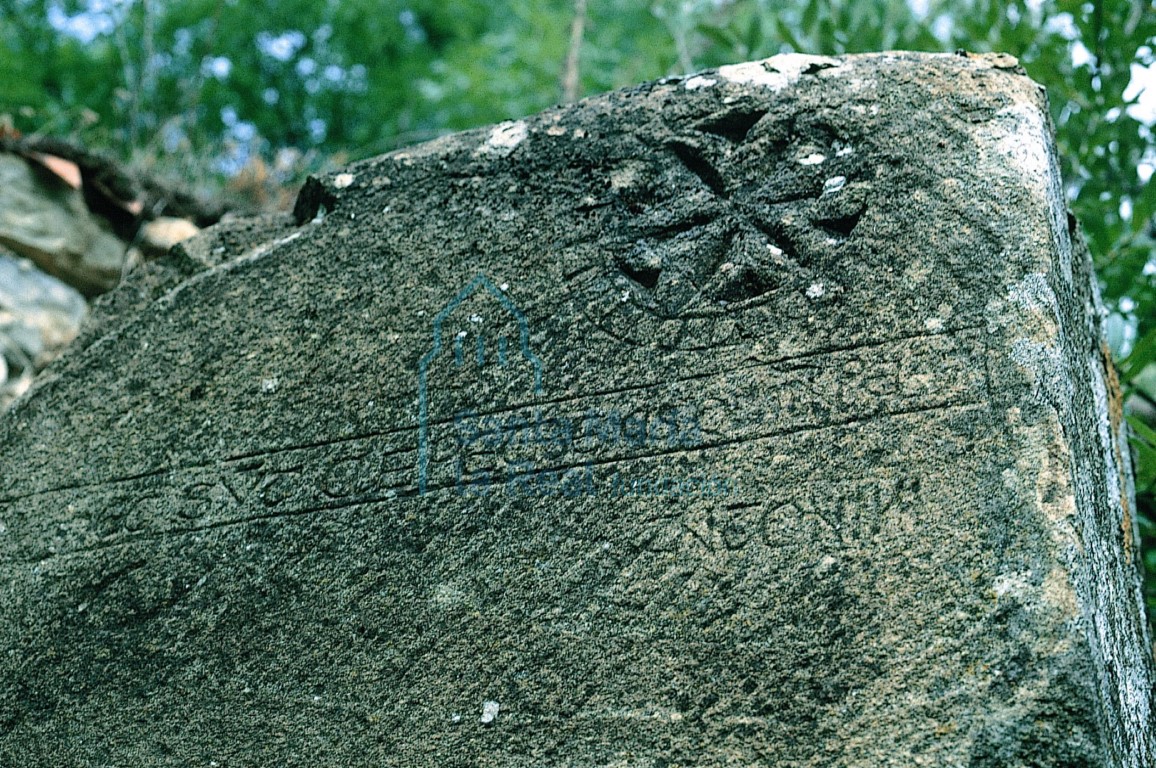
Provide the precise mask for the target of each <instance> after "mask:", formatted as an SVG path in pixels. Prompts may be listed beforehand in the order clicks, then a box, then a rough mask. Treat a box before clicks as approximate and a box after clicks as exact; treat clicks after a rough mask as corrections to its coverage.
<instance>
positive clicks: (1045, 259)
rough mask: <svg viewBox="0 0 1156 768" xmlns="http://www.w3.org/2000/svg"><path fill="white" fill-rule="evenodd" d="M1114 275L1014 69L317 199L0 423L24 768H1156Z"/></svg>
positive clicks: (610, 112)
mask: <svg viewBox="0 0 1156 768" xmlns="http://www.w3.org/2000/svg"><path fill="white" fill-rule="evenodd" d="M1090 270H1091V268H1090V262H1089V258H1088V254H1087V252H1086V249H1085V248H1084V246H1083V245H1082V243H1081V241H1080V239H1079V236H1078V234H1077V233H1076V231H1075V228H1074V224H1073V223H1072V221H1071V219H1070V217H1069V216H1068V214H1067V212H1066V210H1065V208H1064V203H1063V195H1062V192H1061V186H1060V179H1059V176H1058V172H1057V166H1056V159H1055V155H1054V149H1053V145H1052V139H1051V129H1050V126H1049V122H1048V117H1047V111H1046V107H1045V95H1044V93H1043V92H1042V91H1041V90H1040V88H1039V87H1038V86H1037V85H1035V84H1034V83H1032V82H1031V81H1030V80H1028V79H1027V78H1026V77H1024V76H1023V74H1022V73H1021V72H1020V70H1019V69H1018V67H1017V65H1016V62H1015V61H1014V60H1013V59H1010V58H1009V57H1006V56H994V57H968V56H954V55H915V54H879V55H867V56H855V57H847V58H841V59H832V58H820V57H809V56H777V57H774V58H772V59H768V60H766V61H763V62H753V63H748V64H740V65H735V66H731V67H724V68H722V69H719V70H717V71H708V72H703V73H699V74H697V75H694V76H690V77H686V78H674V79H667V80H663V81H659V82H656V83H650V84H646V85H642V86H639V87H637V88H634V89H631V90H626V91H620V92H617V93H611V94H607V95H604V96H598V97H595V98H591V99H587V100H586V101H583V102H581V103H578V104H575V105H572V106H566V107H558V108H555V109H551V110H548V111H546V112H544V113H542V114H540V115H537V116H534V117H530V118H526V119H525V120H519V121H514V122H509V123H504V124H502V125H498V126H494V127H491V128H484V129H480V130H476V131H471V132H467V133H462V134H457V135H454V136H449V137H446V138H444V139H440V140H438V141H435V142H431V143H429V144H424V145H421V146H417V147H413V148H410V149H406V150H403V151H400V152H395V153H393V154H390V155H385V156H383V157H379V158H375V159H372V160H368V161H365V162H362V163H358V164H356V165H353V166H351V167H349V168H348V169H346V170H345V171H343V172H342V173H338V174H334V175H331V176H327V177H324V178H319V179H313V180H311V181H310V182H309V183H308V184H307V185H306V187H305V188H304V189H303V190H302V193H301V195H300V198H299V201H298V205H297V208H296V212H295V216H294V218H293V219H292V220H290V219H287V218H282V219H277V218H275V217H271V218H266V219H263V220H251V221H234V222H230V223H229V224H227V225H223V226H219V227H215V228H213V229H210V230H208V231H207V232H205V233H203V234H202V235H200V236H199V237H198V238H196V239H194V240H193V241H190V242H189V243H187V244H185V245H183V246H179V247H178V248H177V249H176V250H175V251H174V252H173V253H172V254H171V255H170V257H168V258H167V259H166V260H164V261H163V262H161V263H159V264H155V265H152V266H150V267H148V268H147V269H146V270H145V271H143V272H140V273H138V274H136V276H135V277H133V278H132V279H131V280H130V282H129V283H128V284H127V285H125V286H123V287H122V288H120V289H118V290H117V291H116V292H115V293H114V294H113V295H112V296H110V297H109V298H108V299H106V300H103V301H102V302H101V303H100V304H98V306H97V308H96V317H95V318H94V319H93V320H92V321H91V322H90V324H89V325H88V327H87V329H86V330H85V331H84V333H83V334H82V336H81V339H80V340H79V341H78V343H77V344H76V345H75V346H74V348H73V349H72V350H71V351H70V352H69V353H68V354H66V355H65V357H64V358H62V359H61V360H59V361H58V362H57V363H56V364H55V365H54V366H53V367H52V368H51V369H49V375H48V376H47V377H46V378H44V379H42V380H40V382H39V383H38V384H37V385H36V386H34V388H33V389H32V391H31V392H30V393H29V394H28V395H26V396H25V397H24V398H23V399H22V400H20V401H18V402H17V403H16V405H15V406H14V407H13V409H12V410H11V411H9V412H8V413H6V414H3V415H0V469H2V471H0V590H2V594H3V600H2V601H0V764H2V765H13V766H16V765H19V766H48V765H52V766H98V765H99V766H118V767H119V766H190V765H199V766H211V765H217V766H268V765H278V766H342V767H345V766H377V767H378V768H380V767H381V766H415V765H428V766H576V765H581V766H645V767H647V768H659V767H660V766H665V767H667V768H670V767H671V766H680V765H681V766H692V765H693V766H723V765H728V766H740V765H741V766H775V767H776V768H786V767H788V766H816V767H818V766H822V767H824V768H827V767H837V766H884V765H896V766H899V765H902V766H911V765H928V766H969V767H970V768H1006V767H1007V766H1066V767H1068V768H1071V767H1073V766H1119V767H1121V768H1123V767H1127V768H1141V766H1151V765H1152V764H1153V761H1154V759H1156V758H1154V746H1153V745H1154V738H1156V737H1154V733H1153V690H1152V685H1153V664H1152V658H1151V650H1150V649H1151V643H1150V640H1149V638H1148V637H1147V636H1146V632H1147V630H1146V624H1145V621H1144V615H1143V607H1142V603H1141V600H1140V590H1139V576H1138V572H1137V569H1136V560H1137V552H1136V541H1137V539H1136V536H1135V530H1134V529H1135V525H1134V522H1133V519H1132V516H1131V511H1132V504H1133V500H1132V490H1131V485H1130V474H1129V472H1130V470H1129V467H1128V460H1127V452H1126V451H1127V446H1126V443H1125V441H1124V435H1123V434H1122V426H1121V415H1120V403H1119V394H1118V391H1117V388H1116V385H1115V382H1114V379H1113V375H1112V373H1111V368H1110V364H1109V363H1108V361H1107V353H1106V351H1105V349H1104V347H1103V345H1102V343H1101V341H1100V329H1099V324H1100V306H1099V303H1098V299H1097V297H1096V289H1095V284H1094V281H1093V277H1092V275H1091V271H1090Z"/></svg>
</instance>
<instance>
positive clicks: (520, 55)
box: [0, 0, 1156, 615]
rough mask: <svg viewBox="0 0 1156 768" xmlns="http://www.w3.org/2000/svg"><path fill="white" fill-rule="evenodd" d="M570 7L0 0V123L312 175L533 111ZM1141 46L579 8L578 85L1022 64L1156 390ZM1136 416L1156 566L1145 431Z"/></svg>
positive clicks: (1096, 3) (626, 6)
mask: <svg viewBox="0 0 1156 768" xmlns="http://www.w3.org/2000/svg"><path fill="white" fill-rule="evenodd" d="M916 7H919V8H920V10H915V8H916ZM54 9H55V10H54ZM86 9H87V10H88V11H93V10H100V9H103V11H101V13H98V14H97V16H100V15H101V14H103V17H105V18H106V20H107V22H108V23H107V24H106V26H105V27H104V28H103V29H102V30H101V31H100V34H97V35H95V36H94V37H93V38H92V39H91V41H89V42H87V43H82V42H80V41H79V40H78V39H77V36H75V35H72V36H70V35H69V34H66V33H64V32H61V31H58V30H57V29H55V28H54V27H53V25H52V24H50V23H48V20H49V19H50V18H55V19H56V21H57V22H58V23H57V26H60V19H61V18H69V17H71V18H73V19H76V18H83V17H80V16H78V14H81V13H82V12H83V11H85V10H86ZM574 13H575V4H574V2H572V0H495V1H494V2H488V1H487V2H483V0H458V1H457V2H453V3H445V2H438V1H437V0H329V1H328V2H316V0H244V1H243V2H242V1H241V0H180V1H177V0H173V1H171V2H161V0H121V2H95V1H94V0H0V115H3V114H5V113H8V114H10V115H12V119H13V120H14V121H15V122H16V124H17V127H18V128H20V129H21V130H23V131H25V132H32V131H39V132H46V133H53V134H72V135H73V136H75V137H76V138H79V139H81V140H83V141H85V142H86V143H88V144H90V145H96V146H106V147H110V148H113V149H115V150H117V151H119V152H120V154H122V155H123V156H126V157H134V158H135V159H136V160H137V161H138V162H151V163H155V164H157V165H159V166H161V167H168V168H176V169H178V170H179V173H180V174H181V175H183V176H184V177H185V178H186V179H189V178H192V179H196V180H206V181H209V182H212V181H213V180H214V179H215V180H216V183H218V184H219V183H220V181H221V179H222V178H226V177H228V176H230V175H232V174H235V173H236V172H237V170H238V168H239V167H240V166H241V165H242V164H243V163H244V162H245V161H246V160H249V159H251V158H253V157H264V158H265V160H266V161H267V162H269V163H270V164H274V165H275V162H274V161H275V158H277V157H278V156H279V151H280V150H283V149H284V148H286V147H295V148H297V149H299V150H306V151H307V153H306V154H305V155H304V157H305V158H306V161H305V162H303V163H301V164H300V165H303V166H306V167H307V166H309V165H310V163H314V164H316V163H317V162H320V161H321V160H320V158H324V157H325V156H328V155H331V154H334V153H344V154H345V155H347V156H352V157H362V156H366V155H371V154H376V153H379V152H382V151H385V150H389V149H392V148H394V147H396V146H399V145H401V144H405V143H411V142H413V141H417V140H422V139H427V138H431V137H433V136H436V135H438V134H439V133H442V132H446V131H450V130H457V129H461V128H467V127H472V126H476V125H481V124H485V123H491V122H496V121H499V120H503V119H507V118H511V117H516V116H520V115H525V114H529V113H532V112H535V111H537V110H540V109H542V108H544V107H547V106H549V105H550V104H552V103H554V102H555V101H557V100H558V99H559V98H561V86H560V82H561V80H562V74H563V73H562V69H563V66H564V62H565V60H566V55H567V50H568V46H569V39H570V34H569V32H570V25H571V22H572V21H573V16H574ZM53 14H55V17H54V16H53ZM90 16H91V14H90ZM1154 38H1156V13H1154V12H1153V9H1152V5H1151V3H1150V2H1149V1H1148V0H1114V1H1113V2H1107V1H1106V0H1093V1H1092V2H1076V0H1039V1H1038V2H1034V1H1033V2H1026V1H1025V0H1013V1H1012V2H997V1H996V0H957V1H956V2H947V1H946V0H923V1H922V2H914V1H912V2H908V0H825V1H820V0H793V1H792V2H788V3H782V2H772V1H771V0H651V1H650V2H638V1H637V0H633V1H628V0H590V2H589V9H588V18H587V19H586V24H585V36H584V42H583V45H582V48H581V78H580V83H581V87H582V91H583V92H584V93H594V92H600V91H605V90H609V89H613V88H616V87H620V86H626V85H630V84H633V83H637V82H640V81H644V80H648V79H653V78H656V77H661V76H663V75H667V74H676V73H683V72H688V71H692V70H696V69H704V68H707V67H712V66H717V65H720V64H724V63H729V62H735V61H742V60H749V59H753V58H760V57H764V56H770V55H773V54H776V53H781V52H787V51H804V52H808V53H821V54H840V53H848V52H860V51H870V50H887V49H912V50H924V51H953V50H955V49H958V48H963V49H967V50H970V51H977V52H979V51H1004V52H1007V53H1011V54H1013V55H1015V56H1017V57H1018V58H1019V59H1020V61H1021V62H1022V64H1023V65H1024V67H1025V68H1026V70H1027V72H1028V73H1029V74H1030V75H1031V76H1032V77H1033V78H1035V79H1036V80H1037V81H1039V82H1041V83H1043V84H1044V85H1045V86H1046V87H1047V89H1048V92H1049V96H1050V105H1051V113H1052V119H1053V122H1054V123H1055V126H1056V129H1057V139H1058V146H1059V152H1060V157H1061V160H1062V170H1063V174H1064V178H1065V182H1066V185H1067V192H1068V196H1069V201H1070V204H1071V206H1072V208H1073V210H1074V211H1075V213H1076V216H1077V218H1078V219H1079V220H1080V222H1081V225H1082V228H1083V231H1084V233H1085V235H1086V237H1087V240H1088V243H1089V246H1090V248H1091V251H1092V253H1093V254H1095V259H1096V267H1097V271H1098V274H1099V277H1100V280H1101V285H1102V289H1103V295H1104V299H1105V302H1106V304H1107V305H1108V307H1109V308H1110V309H1111V310H1112V315H1111V317H1110V318H1109V323H1108V325H1109V330H1110V339H1111V343H1112V345H1113V349H1114V351H1115V352H1116V354H1117V356H1119V357H1121V358H1124V359H1123V361H1122V366H1121V373H1122V381H1123V383H1124V385H1125V389H1126V392H1128V393H1129V394H1134V395H1136V396H1138V397H1145V396H1146V397H1149V398H1151V399H1152V400H1153V401H1154V402H1156V383H1153V384H1152V385H1151V386H1145V382H1146V381H1147V380H1148V379H1151V380H1153V381H1154V382H1156V366H1154V363H1156V283H1154V282H1153V279H1152V277H1151V276H1150V275H1148V274H1146V273H1145V268H1146V265H1148V264H1149V263H1150V262H1153V261H1156V260H1154V259H1153V240H1152V218H1153V213H1154V212H1156V187H1153V185H1151V184H1148V183H1146V179H1142V178H1141V176H1140V175H1139V174H1138V173H1137V169H1138V168H1139V167H1140V166H1141V163H1142V162H1146V163H1148V164H1149V166H1151V165H1152V164H1156V141H1154V138H1153V134H1152V130H1151V128H1150V127H1149V126H1146V125H1144V124H1142V123H1140V122H1139V121H1138V120H1137V119H1135V117H1133V115H1132V114H1130V110H1129V106H1130V105H1129V102H1128V101H1127V100H1126V99H1125V97H1124V94H1125V92H1126V90H1127V88H1128V84H1129V81H1130V79H1131V67H1132V66H1133V65H1140V66H1148V65H1150V64H1152V63H1153V60H1154V54H1153V50H1152V49H1153V47H1156V40H1154ZM194 148H195V149H196V151H192V150H193V149H194ZM204 158H208V160H207V161H206V160H204ZM310 158H313V159H312V160H310ZM206 166H208V167H206ZM1150 269H1151V268H1150ZM1137 338H1138V339H1140V341H1139V343H1136V341H1135V340H1136V339H1137ZM1129 352H1130V353H1131V354H1129ZM1125 355H1127V357H1125ZM1133 427H1134V431H1135V434H1136V436H1137V437H1136V440H1135V448H1136V451H1137V459H1138V465H1137V486H1138V487H1137V490H1138V492H1139V494H1140V501H1141V523H1142V526H1143V529H1144V531H1145V532H1146V533H1145V535H1146V544H1147V557H1148V558H1149V568H1150V573H1152V574H1156V554H1154V553H1156V546H1154V543H1156V542H1153V539H1152V536H1153V533H1154V532H1156V526H1154V525H1153V517H1152V511H1151V510H1152V508H1153V494H1154V491H1156V434H1153V433H1152V432H1151V430H1149V429H1147V428H1146V427H1145V426H1144V422H1142V421H1137V420H1133ZM1152 584H1156V578H1154V579H1150V593H1149V594H1150V605H1151V607H1152V608H1153V609H1154V615H1156V587H1152V586H1151V585H1152Z"/></svg>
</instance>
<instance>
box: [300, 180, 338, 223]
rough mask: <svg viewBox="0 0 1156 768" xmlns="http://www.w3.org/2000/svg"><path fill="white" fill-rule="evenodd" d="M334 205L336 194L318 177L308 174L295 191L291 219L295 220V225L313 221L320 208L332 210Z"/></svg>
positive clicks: (335, 203) (335, 204)
mask: <svg viewBox="0 0 1156 768" xmlns="http://www.w3.org/2000/svg"><path fill="white" fill-rule="evenodd" d="M336 207H337V196H336V195H334V194H333V192H332V191H331V190H330V189H328V188H327V187H326V186H325V185H324V184H323V183H322V182H321V180H320V179H319V178H317V177H316V176H310V177H309V178H308V179H306V180H305V185H304V186H303V187H301V191H300V192H298V193H297V202H296V204H294V206H293V220H294V221H296V222H297V226H301V225H302V224H306V223H308V222H310V221H313V219H315V218H316V217H317V213H318V212H319V211H320V210H321V209H322V208H324V209H325V210H326V211H332V210H333V209H334V208H336Z"/></svg>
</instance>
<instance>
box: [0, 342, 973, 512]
mask: <svg viewBox="0 0 1156 768" xmlns="http://www.w3.org/2000/svg"><path fill="white" fill-rule="evenodd" d="M984 327H985V326H982V325H965V326H960V327H958V328H951V329H946V330H944V331H941V332H939V333H913V334H907V335H903V336H896V337H894V338H889V339H882V340H871V341H865V342H862V343H858V344H844V345H831V346H828V347H824V348H821V349H813V350H808V351H807V352H803V353H800V354H797V355H785V356H783V357H778V358H772V359H769V360H760V361H757V362H753V363H750V364H748V365H737V366H734V367H731V368H719V369H715V370H713V371H704V372H700V373H692V374H688V375H686V376H679V377H677V378H673V379H664V380H662V381H654V382H647V383H642V384H632V385H628V386H622V387H611V388H609V389H604V390H600V391H597V392H585V393H582V394H579V395H569V396H565V397H555V398H544V399H542V400H536V401H533V402H528V403H518V404H515V405H510V406H506V407H504V408H495V409H493V410H489V411H479V412H477V413H476V414H475V415H476V416H478V417H486V416H499V415H502V414H506V413H513V412H515V411H519V410H522V409H524V408H533V407H541V406H547V405H561V404H566V403H577V402H582V401H585V400H590V399H594V398H598V397H607V396H610V395H620V394H624V393H627V392H642V391H645V390H648V389H655V388H658V387H667V386H669V385H670V384H672V383H684V382H693V381H699V380H702V379H709V378H711V377H714V376H721V375H724V374H728V373H739V372H743V371H750V370H756V369H758V368H770V367H773V366H777V365H783V364H784V363H790V362H795V361H799V360H809V359H813V358H816V357H823V356H825V355H833V354H839V353H841V352H853V351H855V350H859V349H875V348H879V347H884V346H887V345H888V344H896V343H899V342H902V341H915V340H920V339H936V338H954V337H956V336H958V335H961V334H963V333H966V332H968V331H975V330H982V329H983V328H984ZM986 374H987V371H986V369H985V379H986ZM989 386H990V383H989ZM452 421H453V418H452V417H450V418H442V419H431V420H430V425H433V426H444V425H446V424H449V423H451V422H452ZM416 430H417V425H416V424H415V425H413V426H404V427H393V428H390V429H381V430H376V431H373V432H363V433H361V434H358V435H350V436H348V437H335V438H331V439H327V440H318V441H315V442H311V443H304V444H296V445H287V446H282V447H280V448H266V449H256V450H253V451H247V452H244V453H239V454H235V455H232V456H226V457H225V458H223V459H218V460H216V461H207V462H202V463H199V464H185V465H181V466H176V467H161V468H157V469H150V470H147V471H144V472H137V473H134V474H132V475H125V476H122V477H113V478H108V479H105V480H93V481H91V482H84V483H72V484H67V485H61V486H53V487H51V488H45V489H43V490H38V491H32V492H30V493H26V494H22V495H19V496H9V497H0V504H11V503H14V502H17V501H21V500H23V499H28V498H32V497H34V496H46V495H49V494H53V493H60V492H62V491H72V490H80V489H82V488H94V487H102V486H106V485H116V484H118V483H127V482H132V481H133V480H139V479H142V478H145V477H155V476H158V475H165V474H172V473H175V472H183V471H189V470H194V469H207V468H209V467H221V466H223V465H226V464H230V463H233V462H238V461H245V460H249V459H254V458H263V457H266V456H275V455H277V454H281V453H289V452H292V451H299V450H313V449H316V448H326V447H329V446H332V445H341V444H343V443H352V442H357V441H359V440H369V439H372V438H375V437H386V436H389V435H398V434H404V433H409V432H414V431H416ZM410 450H413V448H412V447H411V446H407V447H405V448H399V449H397V450H391V451H388V452H387V453H386V455H391V454H396V453H404V452H408V451H410Z"/></svg>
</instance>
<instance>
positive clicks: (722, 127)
mask: <svg viewBox="0 0 1156 768" xmlns="http://www.w3.org/2000/svg"><path fill="white" fill-rule="evenodd" d="M765 114H767V113H766V111H765V110H756V111H754V112H727V113H726V114H722V115H715V116H713V117H711V118H710V119H708V120H704V121H703V122H701V123H699V126H698V127H699V130H702V131H706V132H708V133H713V134H714V135H716V136H721V137H723V138H724V139H726V140H727V141H730V142H733V143H735V144H741V143H742V142H743V141H745V140H746V138H747V134H749V133H750V132H751V128H754V127H755V123H757V122H758V121H759V120H762V119H763V115H765Z"/></svg>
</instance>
